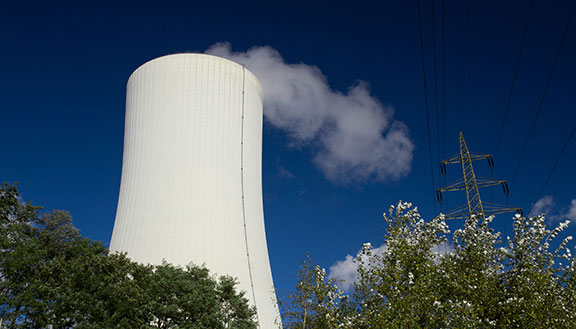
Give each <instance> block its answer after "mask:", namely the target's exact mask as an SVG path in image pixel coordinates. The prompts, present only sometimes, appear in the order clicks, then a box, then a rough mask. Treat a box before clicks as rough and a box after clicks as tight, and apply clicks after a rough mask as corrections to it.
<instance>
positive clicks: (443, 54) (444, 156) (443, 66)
mask: <svg viewBox="0 0 576 329" xmlns="http://www.w3.org/2000/svg"><path fill="white" fill-rule="evenodd" d="M442 140H443V143H444V145H443V153H442V158H446V0H442ZM444 185H446V175H444ZM446 207H448V197H446Z"/></svg>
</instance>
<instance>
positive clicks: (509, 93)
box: [494, 0, 534, 158]
mask: <svg viewBox="0 0 576 329" xmlns="http://www.w3.org/2000/svg"><path fill="white" fill-rule="evenodd" d="M532 8H534V0H531V1H530V7H529V9H528V16H527V17H526V22H525V23H524V31H523V32H522V41H521V42H520V50H519V51H518V58H517V59H516V66H515V68H514V75H513V77H512V86H511V87H510V91H509V92H508V100H507V101H506V110H505V111H504V117H503V118H502V126H501V127H500V134H499V135H498V144H497V145H496V152H494V158H496V157H498V151H499V150H500V143H501V142H502V135H503V134H504V126H505V125H506V117H507V116H508V112H509V111H510V103H511V100H512V92H513V91H514V86H515V85H516V78H517V77H518V68H519V67H520V59H521V58H522V53H523V50H524V42H525V41H526V32H527V31H528V23H529V22H530V16H531V15H532Z"/></svg>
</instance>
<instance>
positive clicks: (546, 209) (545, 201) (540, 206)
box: [528, 195, 554, 217]
mask: <svg viewBox="0 0 576 329" xmlns="http://www.w3.org/2000/svg"><path fill="white" fill-rule="evenodd" d="M553 207H554V198H553V197H552V196H551V195H547V196H545V197H543V198H541V199H540V200H538V201H536V203H534V205H533V206H532V210H530V213H529V214H528V217H535V216H539V215H542V214H546V215H551V212H552V208H553Z"/></svg>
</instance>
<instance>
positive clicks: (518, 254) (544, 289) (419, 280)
mask: <svg viewBox="0 0 576 329" xmlns="http://www.w3.org/2000/svg"><path fill="white" fill-rule="evenodd" d="M384 220H385V222H386V224H387V230H386V232H385V235H384V238H385V246H386V247H385V248H384V250H383V251H381V252H378V253H376V252H375V249H373V248H372V246H371V245H370V244H364V246H363V247H362V250H361V252H360V253H359V256H358V257H357V259H356V262H357V265H358V266H357V268H358V270H357V271H358V272H357V281H356V282H355V284H354V290H353V291H352V292H351V293H350V295H349V296H348V295H345V294H343V293H342V292H340V291H339V290H338V288H337V286H336V282H335V281H333V280H327V279H326V278H325V276H324V274H323V273H324V270H323V269H322V268H321V267H319V266H314V265H313V264H312V263H311V262H310V260H309V259H307V261H306V262H305V263H304V265H303V269H304V270H302V269H301V271H300V272H299V277H298V279H299V282H298V284H297V289H296V291H295V292H294V293H292V294H291V295H289V298H288V299H287V302H288V303H293V304H292V305H293V306H294V305H295V306H296V307H293V308H292V309H290V312H289V313H287V312H284V313H283V314H284V315H285V318H284V320H285V322H286V323H287V326H288V328H545V327H550V328H573V327H574V323H576V318H575V317H576V298H575V297H576V292H575V291H576V289H575V288H576V275H575V272H574V268H575V267H574V266H575V265H576V261H575V259H574V257H573V256H572V253H571V251H570V249H569V248H568V243H569V242H570V240H571V237H566V238H564V239H563V240H562V241H561V242H559V243H558V242H554V241H553V240H554V239H555V238H557V236H558V235H559V234H560V233H561V232H562V231H563V230H564V229H565V228H566V226H567V225H568V222H564V223H561V224H559V225H558V226H557V227H556V228H555V229H553V230H549V229H547V228H546V226H545V218H544V215H542V216H537V217H534V218H525V217H523V216H521V215H516V216H514V219H513V220H514V232H513V233H514V234H513V236H512V237H511V238H507V239H506V242H505V243H504V242H502V239H501V234H500V233H499V232H494V230H493V229H492V228H491V227H490V225H491V222H492V220H493V217H488V218H478V217H476V218H470V219H468V220H466V222H465V223H464V225H463V227H462V228H461V229H458V230H455V231H454V232H453V234H452V241H451V243H450V244H448V243H447V241H448V235H449V234H450V233H451V232H450V230H449V228H448V225H447V224H446V221H445V219H444V216H443V215H440V216H438V217H436V218H434V219H432V220H430V221H425V220H424V219H422V218H421V217H420V215H419V213H418V210H417V208H415V207H412V205H411V204H410V203H402V202H400V203H398V205H396V206H391V207H390V209H389V212H388V214H385V215H384ZM552 245H557V246H556V247H555V248H552V247H551V246H552ZM443 247H444V248H445V250H444V252H442V249H443ZM318 273H320V274H321V275H319V274H318ZM325 291H329V292H332V295H330V296H336V297H337V298H332V299H330V298H328V299H322V298H317V297H316V296H326V294H325V293H323V292H325ZM296 300H303V301H305V302H306V303H305V307H302V306H304V304H298V303H296V304H294V301H296ZM326 301H329V302H326ZM285 303H286V302H285ZM304 310H306V311H305V312H303V311H304ZM305 314H307V315H305ZM311 314H314V315H313V317H314V318H315V319H322V321H316V322H315V321H310V320H308V321H302V320H303V319H305V318H306V317H310V315H311ZM286 315H289V316H286ZM295 320H296V321H295ZM328 320H330V321H328Z"/></svg>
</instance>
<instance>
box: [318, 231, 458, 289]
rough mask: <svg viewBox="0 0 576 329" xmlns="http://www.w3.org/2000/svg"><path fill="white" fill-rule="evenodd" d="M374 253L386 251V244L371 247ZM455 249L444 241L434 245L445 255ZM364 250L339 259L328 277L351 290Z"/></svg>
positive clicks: (435, 251)
mask: <svg viewBox="0 0 576 329" xmlns="http://www.w3.org/2000/svg"><path fill="white" fill-rule="evenodd" d="M370 251H371V253H372V255H381V254H382V253H383V252H384V251H386V245H385V244H383V245H381V246H380V247H378V248H374V249H370ZM452 251H454V248H453V247H452V245H450V243H448V242H443V243H442V244H440V245H437V246H434V247H433V248H432V252H433V253H435V254H437V255H445V254H449V253H451V252H452ZM361 252H362V250H360V251H358V253H357V254H356V257H354V256H352V255H346V257H345V258H344V260H339V261H337V262H336V263H335V264H334V265H332V266H330V269H329V274H328V278H329V279H335V280H340V281H339V282H338V283H337V285H338V288H340V290H342V291H347V292H349V291H351V290H352V287H354V282H356V281H357V280H358V263H357V259H358V257H359V256H360V254H361ZM364 262H365V264H369V262H368V260H364Z"/></svg>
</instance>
